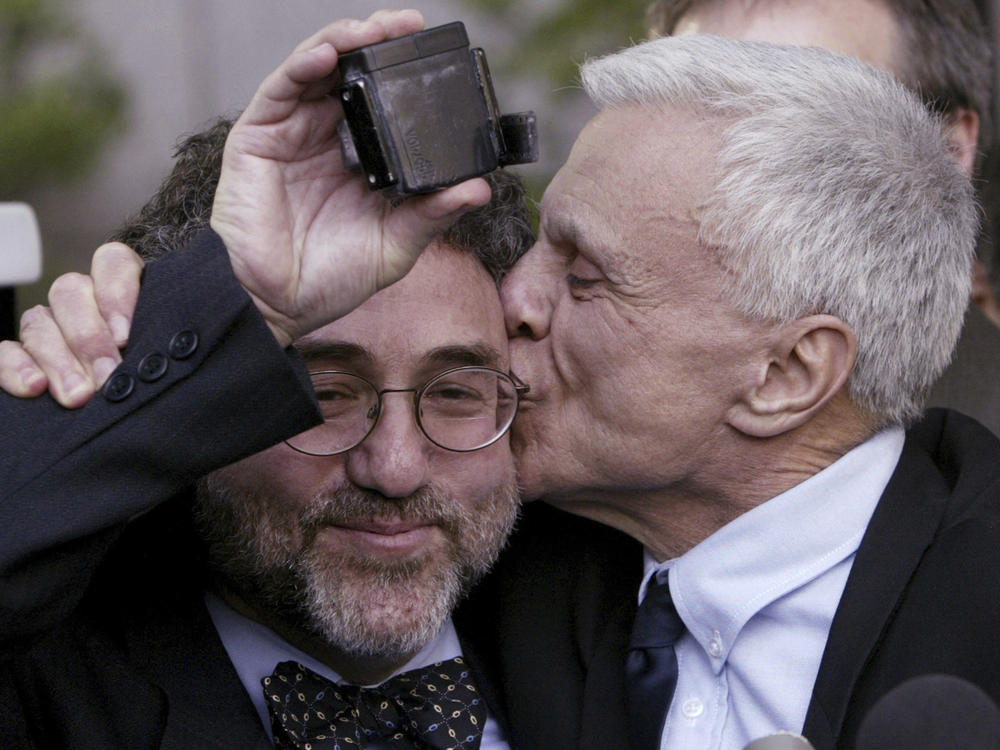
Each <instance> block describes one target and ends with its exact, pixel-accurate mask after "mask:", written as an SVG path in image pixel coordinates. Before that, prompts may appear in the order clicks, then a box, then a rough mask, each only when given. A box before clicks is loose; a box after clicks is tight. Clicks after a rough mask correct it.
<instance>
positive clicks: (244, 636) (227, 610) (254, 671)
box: [205, 593, 509, 750]
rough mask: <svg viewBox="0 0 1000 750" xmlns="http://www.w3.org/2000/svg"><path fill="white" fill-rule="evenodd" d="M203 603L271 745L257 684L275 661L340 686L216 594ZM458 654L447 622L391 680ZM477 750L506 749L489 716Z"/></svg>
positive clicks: (325, 671)
mask: <svg viewBox="0 0 1000 750" xmlns="http://www.w3.org/2000/svg"><path fill="white" fill-rule="evenodd" d="M205 604H206V606H207V607H208V612H209V615H211V617H212V622H213V623H214V625H215V629H216V630H217V631H218V633H219V637H220V638H221V639H222V645H223V646H224V647H225V649H226V653H227V654H228V655H229V660H230V661H231V662H232V663H233V666H234V667H236V673H237V674H238V675H239V678H240V681H241V682H242V683H243V687H244V688H245V689H246V691H247V693H248V694H249V696H250V700H252V701H253V705H254V708H256V709H257V713H258V714H259V715H260V720H261V722H262V723H263V725H264V729H265V730H266V731H267V736H268V738H269V739H272V741H273V738H272V735H271V719H270V717H269V716H268V712H267V702H266V700H265V698H264V690H263V688H262V686H261V680H263V679H264V678H265V677H267V676H268V675H270V674H271V672H273V671H274V668H275V666H277V665H278V663H279V662H283V661H295V662H298V663H299V664H302V665H303V666H305V667H308V668H309V669H311V670H312V671H313V672H316V673H317V674H319V675H322V676H323V677H326V678H327V679H329V680H332V681H334V682H338V683H344V682H345V680H343V679H342V678H341V677H340V675H338V674H337V673H336V672H334V671H333V670H332V669H330V668H329V667H327V666H326V665H325V664H323V663H322V662H320V661H318V660H316V659H314V658H313V657H311V656H309V655H308V654H306V653H305V652H303V651H300V650H299V649H297V648H295V647H294V646H292V645H291V644H289V643H288V642H286V641H285V640H283V639H282V638H281V637H280V636H279V635H278V634H277V633H275V632H274V631H273V630H271V629H270V628H267V627H265V626H264V625H261V624H260V623H258V622H256V621H255V620H251V619H250V618H248V617H244V616H243V615H241V614H240V613H238V612H236V611H235V610H234V609H232V608H231V607H230V606H229V605H228V604H226V603H225V602H224V601H222V599H220V598H219V597H218V596H216V595H215V594H212V593H206V594H205ZM461 654H462V647H461V644H460V643H459V641H458V635H457V633H456V632H455V626H454V624H453V623H452V621H451V620H450V619H449V620H448V621H447V622H446V623H445V625H444V627H442V628H441V631H440V632H439V633H438V635H437V636H436V637H435V638H434V640H433V641H431V642H430V643H428V644H427V645H426V646H424V648H423V649H422V650H421V651H420V652H419V653H418V654H416V655H415V656H414V657H413V658H412V659H410V661H408V662H407V663H406V664H404V665H403V666H402V667H400V668H399V669H398V670H397V671H396V672H394V673H393V674H392V675H390V677H394V676H395V675H397V674H401V673H402V672H407V671H409V670H411V669H418V668H419V667H424V666H427V665H428V664H434V663H435V662H439V661H444V660H446V659H452V658H454V657H456V656H460V655H461ZM386 679H389V678H388V677H387V678H386ZM369 747H370V748H372V749H373V750H378V748H377V746H373V745H369ZM480 750H509V746H508V744H507V742H506V741H505V740H504V738H503V733H502V732H501V730H500V726H499V725H498V724H497V722H496V721H495V720H494V719H493V718H492V717H491V716H488V717H487V719H486V724H485V726H484V727H483V740H482V744H481V745H480Z"/></svg>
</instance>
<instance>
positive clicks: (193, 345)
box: [167, 331, 198, 359]
mask: <svg viewBox="0 0 1000 750" xmlns="http://www.w3.org/2000/svg"><path fill="white" fill-rule="evenodd" d="M197 348H198V334H197V333H195V332H194V331H179V332H177V333H175V334H174V337H173V338H172V339H170V346H169V347H168V348H167V351H168V352H169V353H170V356H171V357H173V358H174V359H184V358H185V357H190V356H191V355H192V354H194V350H195V349H197Z"/></svg>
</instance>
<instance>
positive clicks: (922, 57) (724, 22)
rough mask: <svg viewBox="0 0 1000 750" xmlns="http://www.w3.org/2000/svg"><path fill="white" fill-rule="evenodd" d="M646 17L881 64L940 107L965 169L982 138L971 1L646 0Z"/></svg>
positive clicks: (978, 32)
mask: <svg viewBox="0 0 1000 750" xmlns="http://www.w3.org/2000/svg"><path fill="white" fill-rule="evenodd" d="M646 21H647V26H648V28H649V31H650V34H652V35H654V36H665V35H681V34H690V33H709V34H719V35H721V36H728V37H732V38H734V39H749V40H755V41H765V42H775V43H779V44H801V45H812V46H818V47H824V48H827V49H830V50H833V51H834V52H839V53H841V54H845V55H850V56H852V57H857V58H858V59H860V60H864V61H865V62H867V63H870V64H872V65H876V66H878V67H881V68H883V69H885V70H888V71H889V72H891V73H893V74H894V75H895V76H896V77H897V78H899V80H900V81H902V82H903V83H905V84H906V85H907V86H909V87H910V88H911V89H913V90H914V91H916V92H917V93H918V94H919V95H920V97H921V98H922V99H923V101H924V103H925V104H926V105H927V106H929V107H930V108H931V109H932V110H933V111H935V112H939V113H942V114H944V115H945V123H946V127H947V128H948V133H949V138H950V140H951V141H952V143H953V144H954V148H955V149H956V152H957V153H958V155H959V158H960V160H961V163H962V164H963V166H964V167H965V168H966V170H967V171H968V172H969V173H970V174H971V172H972V169H973V165H974V163H975V159H976V146H977V142H982V143H989V142H990V131H991V122H990V120H991V116H990V115H991V112H992V105H991V102H992V99H991V92H992V89H993V82H992V75H993V73H992V63H991V61H992V47H991V42H990V34H989V30H988V27H987V25H986V23H985V22H984V20H983V18H982V16H981V14H980V12H979V10H978V9H977V7H976V5H975V3H974V2H973V1H972V0H655V2H653V3H652V4H651V5H650V6H649V7H648V9H647V15H646Z"/></svg>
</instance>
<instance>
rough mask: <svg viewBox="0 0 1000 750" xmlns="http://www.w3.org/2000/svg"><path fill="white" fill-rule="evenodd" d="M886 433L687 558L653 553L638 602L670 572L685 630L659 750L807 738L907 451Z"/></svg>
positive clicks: (897, 431) (720, 748) (898, 434)
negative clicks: (814, 699) (844, 612)
mask: <svg viewBox="0 0 1000 750" xmlns="http://www.w3.org/2000/svg"><path fill="white" fill-rule="evenodd" d="M903 440H904V433H903V430H902V429H901V428H892V429H888V430H885V431H883V432H880V433H879V434H877V435H876V436H874V437H873V438H871V439H870V440H868V441H867V442H865V443H863V444H862V445H860V446H858V447H857V448H855V449H853V450H852V451H850V452H849V453H847V454H845V455H844V456H842V457H841V458H840V459H839V460H837V461H836V462H835V463H833V464H832V465H830V466H828V467H827V468H826V469H824V470H823V471H821V472H819V473H817V474H815V475H813V476H812V477H810V478H809V479H808V480H806V481H805V482H802V483H801V484H799V485H797V486H795V487H793V488H792V489H790V490H788V491H787V492H784V493H782V494H781V495H778V496H777V497H774V498H772V499H771V500H769V501H767V502H765V503H762V504H761V505H759V506H757V507H756V508H754V509H752V510H750V511H749V512H747V513H745V514H743V515H741V516H740V517H738V518H736V519H735V520H734V521H732V522H731V523H729V524H727V525H726V526H724V527H723V528H721V529H719V530H718V531H717V532H715V533H714V534H712V535H711V536H709V537H708V538H707V539H705V540H704V541H702V542H701V543H700V544H698V545H696V546H695V547H693V548H692V549H690V550H689V551H688V552H687V553H685V554H684V555H682V556H681V557H678V558H675V559H673V560H669V561H666V562H664V563H660V564H657V563H656V562H655V560H654V559H653V558H652V556H651V555H650V554H649V553H648V552H647V553H646V573H645V576H644V578H643V581H642V584H641V586H640V591H639V601H640V602H641V601H642V597H643V596H644V595H645V591H646V586H647V584H648V581H649V579H650V578H651V577H652V576H653V575H657V576H658V580H662V578H663V576H665V575H667V571H669V578H668V581H669V586H670V592H671V596H672V597H673V601H674V603H675V605H676V607H677V611H678V614H679V615H680V617H681V619H682V620H683V621H684V625H685V626H686V628H687V630H686V632H685V633H684V635H683V636H682V637H681V639H680V641H678V643H677V646H676V653H677V661H678V681H677V687H676V690H675V692H674V697H673V701H672V703H671V706H670V709H669V711H668V713H667V718H666V722H665V726H664V731H663V735H662V738H661V745H660V747H661V750H691V748H699V750H742V748H744V747H745V746H746V745H747V743H749V742H751V741H752V740H754V739H757V738H759V737H763V736H767V735H769V734H773V733H775V732H778V731H793V732H800V731H801V729H802V725H803V723H804V721H805V715H806V710H807V708H808V705H809V700H810V696H811V695H812V689H813V684H814V683H815V680H816V675H817V673H818V671H819V664H820V660H821V658H822V655H823V650H824V648H825V646H826V641H827V638H828V636H829V633H830V626H831V623H832V621H833V616H834V613H835V612H836V609H837V605H838V603H839V601H840V598H841V595H842V594H843V591H844V586H845V584H846V582H847V577H848V574H849V573H850V569H851V565H852V564H853V562H854V556H855V553H856V552H857V549H858V545H859V544H860V542H861V538H862V536H863V535H864V533H865V530H866V528H867V526H868V522H869V521H870V519H871V516H872V513H873V512H874V510H875V506H876V505H877V504H878V501H879V498H880V497H881V495H882V492H883V491H884V489H885V486H886V485H887V484H888V482H889V478H890V477H891V475H892V472H893V471H894V469H895V467H896V464H897V462H898V461H899V456H900V455H901V453H902V448H903Z"/></svg>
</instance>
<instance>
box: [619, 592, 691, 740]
mask: <svg viewBox="0 0 1000 750" xmlns="http://www.w3.org/2000/svg"><path fill="white" fill-rule="evenodd" d="M683 633H684V623H683V622H682V621H681V618H680V617H679V616H678V614H677V609H676V608H675V607H674V603H673V601H672V600H671V598H670V588H669V587H668V586H667V582H666V580H664V581H663V582H662V583H660V582H658V581H657V580H656V577H655V576H654V577H653V578H651V579H650V581H649V585H648V586H647V587H646V596H645V597H643V600H642V604H640V605H639V610H638V612H636V615H635V624H634V625H633V626H632V637H631V638H630V639H629V644H628V656H627V657H626V659H625V701H626V706H627V708H628V720H629V738H630V740H631V743H632V750H658V749H659V747H660V736H661V735H662V734H663V723H664V721H665V720H666V718H667V709H669V708H670V701H671V699H672V698H673V696H674V688H675V687H677V654H676V653H675V652H674V644H675V643H676V642H677V640H678V639H679V638H680V637H681V635H682V634H683Z"/></svg>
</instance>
